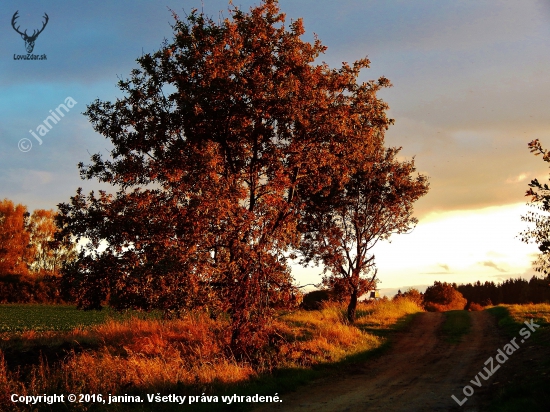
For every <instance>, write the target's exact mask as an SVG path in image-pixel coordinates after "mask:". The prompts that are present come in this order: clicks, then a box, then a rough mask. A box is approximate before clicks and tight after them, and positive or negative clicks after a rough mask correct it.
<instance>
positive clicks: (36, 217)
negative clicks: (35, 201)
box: [28, 209, 76, 276]
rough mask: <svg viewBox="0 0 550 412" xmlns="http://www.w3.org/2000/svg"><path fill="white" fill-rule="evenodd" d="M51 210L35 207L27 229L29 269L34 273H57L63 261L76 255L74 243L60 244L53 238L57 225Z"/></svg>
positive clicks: (69, 259)
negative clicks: (29, 254)
mask: <svg viewBox="0 0 550 412" xmlns="http://www.w3.org/2000/svg"><path fill="white" fill-rule="evenodd" d="M55 216H56V213H55V211H53V210H45V209H37V210H35V211H33V212H32V214H31V216H30V219H29V224H28V231H29V234H30V248H31V254H32V258H31V259H30V262H29V263H30V269H31V270H32V271H33V272H35V273H40V274H49V275H54V276H55V275H58V273H59V270H60V269H61V266H62V264H63V263H64V262H70V261H71V260H73V259H74V258H75V257H76V244H75V243H74V242H67V243H66V244H62V243H61V242H58V241H56V240H55V234H56V233H57V230H58V229H57V226H56V224H55Z"/></svg>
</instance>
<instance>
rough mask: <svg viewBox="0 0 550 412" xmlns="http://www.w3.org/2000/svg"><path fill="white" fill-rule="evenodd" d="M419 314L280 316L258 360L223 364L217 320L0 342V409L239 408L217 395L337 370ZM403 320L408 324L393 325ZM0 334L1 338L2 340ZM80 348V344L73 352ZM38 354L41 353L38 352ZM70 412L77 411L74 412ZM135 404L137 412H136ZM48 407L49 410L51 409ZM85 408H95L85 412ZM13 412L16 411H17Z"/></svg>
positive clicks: (401, 309) (107, 326)
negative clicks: (178, 398)
mask: <svg viewBox="0 0 550 412" xmlns="http://www.w3.org/2000/svg"><path fill="white" fill-rule="evenodd" d="M418 311H420V309H419V308H418V307H417V306H416V305H414V304H412V303H411V302H408V301H405V300H403V301H401V302H384V301H382V302H378V303H376V304H372V305H362V306H361V307H360V311H358V312H359V313H358V315H359V317H358V321H357V325H356V326H352V325H348V324H347V323H346V322H345V321H344V315H345V308H344V307H339V306H330V307H325V308H324V309H323V310H321V311H312V312H305V311H296V312H293V313H286V314H280V316H279V318H278V319H276V320H274V321H273V323H272V324H271V325H269V328H270V336H272V337H273V338H274V339H277V342H278V343H277V344H272V345H270V346H269V347H266V348H265V351H264V352H262V354H261V357H260V359H261V362H260V363H255V364H251V363H248V362H246V361H241V362H237V361H235V360H234V359H232V358H231V357H228V356H227V354H228V350H227V348H228V329H229V328H228V326H229V325H228V324H227V320H224V319H218V320H212V319H210V318H209V317H208V316H206V315H205V314H200V313H193V314H189V315H188V316H186V317H184V318H182V319H178V320H170V321H164V320H160V319H137V318H128V319H123V320H114V319H110V320H107V321H106V322H104V323H102V324H96V325H92V326H88V327H79V328H75V329H73V330H71V331H68V332H64V331H53V332H48V333H47V332H42V333H36V334H34V335H33V333H32V331H26V332H23V333H13V334H12V336H7V335H4V340H3V341H2V343H1V345H2V346H1V347H2V351H3V352H4V353H5V354H6V356H5V360H1V361H0V410H17V409H16V407H17V406H19V405H14V404H12V403H11V402H9V394H11V393H18V394H21V395H36V394H43V393H58V394H59V393H65V394H67V393H89V394H92V393H95V394H99V393H101V394H103V395H104V397H105V398H107V397H108V394H117V395H124V394H128V395H140V396H141V397H142V399H143V400H144V401H145V402H144V403H142V404H136V403H129V404H123V403H121V404H114V405H109V406H108V407H106V406H104V405H97V404H96V405H88V404H86V407H85V408H84V407H83V405H76V404H72V405H68V406H67V405H57V406H48V405H37V406H38V409H37V410H48V411H49V410H67V407H69V410H105V409H107V410H109V411H130V410H132V411H134V410H136V411H139V410H143V411H145V410H151V408H152V407H154V409H155V410H158V411H171V410H181V408H182V406H181V405H177V404H173V403H155V404H150V403H148V402H147V399H146V394H147V393H149V394H156V393H161V394H177V395H201V394H202V393H205V394H206V395H210V396H213V395H216V396H218V397H220V398H219V402H218V403H216V404H212V403H204V404H201V403H196V404H193V405H187V408H192V410H198V411H200V410H247V409H249V408H250V406H251V405H250V404H233V405H231V406H226V405H224V404H223V403H222V402H221V396H222V395H225V394H229V395H233V394H238V395H254V394H260V395H271V396H273V395H275V393H277V394H278V395H279V396H281V395H282V394H284V393H285V392H288V391H291V390H295V389H296V387H297V386H299V385H302V384H304V383H307V382H310V381H311V380H313V379H315V378H318V377H320V376H323V375H330V374H333V373H339V371H341V370H342V368H345V367H346V366H347V365H352V364H355V363H360V362H364V361H365V360H367V359H369V358H370V357H372V356H373V355H375V354H377V353H380V351H382V350H384V348H385V347H386V345H387V341H388V339H387V335H388V331H389V330H393V329H394V328H396V327H404V326H405V325H406V324H407V321H410V315H412V314H413V313H415V312H418ZM407 315H409V317H408V318H406V319H403V318H404V317H406V316H407ZM6 336H7V338H6ZM83 341H87V342H88V344H87V345H82V342H83ZM45 349H47V350H45ZM79 407H80V409H79ZM140 407H141V409H140ZM56 408H58V409H56ZM94 408H95V409H94ZM21 410H23V409H21Z"/></svg>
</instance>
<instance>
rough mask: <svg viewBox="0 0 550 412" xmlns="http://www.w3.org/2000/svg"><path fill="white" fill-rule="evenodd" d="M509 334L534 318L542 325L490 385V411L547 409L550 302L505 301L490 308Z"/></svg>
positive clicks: (504, 330) (535, 321) (534, 320)
mask: <svg viewBox="0 0 550 412" xmlns="http://www.w3.org/2000/svg"><path fill="white" fill-rule="evenodd" d="M487 311H488V312H489V313H491V314H492V315H494V316H495V317H496V319H497V321H498V325H499V328H500V329H501V330H502V331H503V333H505V334H506V335H507V336H508V337H509V338H513V337H517V336H519V335H518V333H519V331H520V330H521V329H522V328H524V327H525V324H524V322H525V321H527V322H531V320H532V321H533V322H534V323H535V324H537V325H539V326H540V327H539V328H538V329H536V332H533V333H532V334H531V336H530V337H529V339H528V340H526V341H525V342H524V343H521V346H520V349H519V350H518V354H517V355H516V354H514V355H513V356H511V357H510V360H508V361H507V362H506V364H504V365H503V368H502V371H499V372H498V374H499V377H498V379H497V381H499V382H501V383H499V384H498V385H496V386H493V387H492V388H491V394H490V398H491V404H490V406H489V410H490V411H494V412H515V411H533V412H538V411H541V412H542V411H547V410H548V405H549V404H550V396H549V394H548V387H549V386H550V375H549V374H548V371H549V370H550V304H544V303H540V304H525V305H504V306H495V307H493V308H489V309H487Z"/></svg>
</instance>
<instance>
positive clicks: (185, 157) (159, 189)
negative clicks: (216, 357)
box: [58, 0, 390, 355]
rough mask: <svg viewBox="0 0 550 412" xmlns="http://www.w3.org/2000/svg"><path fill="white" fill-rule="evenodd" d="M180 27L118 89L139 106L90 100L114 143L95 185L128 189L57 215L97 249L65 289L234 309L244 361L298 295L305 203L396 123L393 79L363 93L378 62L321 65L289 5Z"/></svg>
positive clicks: (75, 202)
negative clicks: (380, 94) (389, 113)
mask: <svg viewBox="0 0 550 412" xmlns="http://www.w3.org/2000/svg"><path fill="white" fill-rule="evenodd" d="M174 17H175V19H176V21H175V24H174V26H173V29H174V39H173V40H172V41H171V42H166V43H165V44H164V45H163V46H162V48H161V49H160V50H159V51H158V52H156V53H154V54H152V55H150V54H146V55H144V56H142V57H141V58H139V59H138V60H137V62H138V64H139V66H140V68H139V69H135V70H133V71H132V73H131V78H130V79H128V80H122V81H120V82H119V88H120V89H121V91H122V92H123V93H124V94H125V96H124V97H122V98H119V99H117V101H116V102H114V103H111V102H102V101H96V102H94V103H93V104H91V105H90V106H88V109H87V111H86V114H87V116H88V118H89V120H90V122H91V123H92V125H93V127H94V129H95V130H96V131H97V132H99V133H100V134H102V135H104V136H105V137H106V138H108V139H110V141H111V143H112V144H113V146H114V148H113V150H112V151H111V152H110V159H107V160H106V159H104V158H103V157H102V156H101V155H99V154H96V155H94V156H93V157H92V159H91V164H89V165H84V164H80V171H81V176H82V177H83V178H87V179H98V180H99V181H101V182H106V183H109V184H111V185H113V186H114V187H116V188H117V189H118V191H117V192H116V194H114V195H112V194H107V193H105V192H100V193H99V196H97V195H96V194H94V193H93V192H92V193H90V194H89V195H88V196H86V195H84V194H82V191H81V190H80V189H79V190H78V191H77V194H76V196H74V197H72V198H71V201H70V203H66V204H60V205H59V210H60V215H59V217H58V224H59V226H60V227H61V228H62V229H63V231H62V234H61V235H60V238H65V239H68V238H69V237H72V236H74V237H76V238H77V239H80V240H81V239H85V240H86V241H87V246H86V247H85V248H84V249H83V250H82V251H81V252H80V255H79V257H78V259H77V260H76V261H75V262H73V263H71V264H69V265H67V266H66V267H65V269H64V273H65V282H66V285H67V286H68V287H69V288H70V289H71V290H72V291H73V292H74V293H75V294H76V297H77V300H78V304H79V306H80V307H84V308H99V307H100V306H101V304H102V302H104V301H105V300H107V299H108V301H109V303H110V304H111V305H113V306H115V307H117V308H126V307H136V308H142V309H151V308H162V309H165V310H180V309H182V308H186V307H198V306H199V307H200V306H202V307H207V308H209V309H210V310H213V311H216V310H227V311H228V312H229V314H230V316H231V321H232V328H231V344H232V350H233V352H234V353H235V354H238V355H242V354H244V353H250V352H251V350H252V349H254V348H255V347H257V346H258V345H259V344H261V343H262V342H263V339H262V329H263V326H264V324H265V321H266V319H268V316H269V313H270V310H271V307H272V306H273V303H272V302H273V300H274V299H275V300H278V301H280V300H281V299H283V300H284V296H288V295H290V293H291V287H292V278H291V276H290V271H289V268H288V266H287V261H286V257H285V256H286V255H287V252H288V250H290V249H291V248H295V247H297V246H298V244H299V241H300V235H299V233H298V231H297V222H298V220H299V218H300V217H301V214H300V210H301V208H302V206H303V200H304V197H303V196H302V195H303V193H308V196H309V194H310V193H315V192H316V191H318V190H321V189H322V188H323V187H324V186H326V184H327V182H331V181H335V182H336V181H339V180H342V181H343V180H345V179H346V178H347V176H348V174H349V173H348V170H347V162H346V158H348V157H349V156H352V155H353V152H354V150H355V148H357V147H361V148H365V147H368V146H369V145H370V144H371V143H369V142H374V141H375V140H376V139H374V136H375V134H376V133H375V131H377V130H381V129H384V128H385V127H387V125H388V124H389V122H390V120H389V119H387V118H386V114H385V111H386V109H387V106H386V105H385V103H384V102H382V101H381V100H379V99H378V98H377V96H376V92H377V91H378V90H379V89H380V88H381V87H385V86H388V85H389V82H388V81H387V79H385V78H380V79H379V80H378V81H370V82H368V83H361V84H360V83H357V77H358V75H359V72H360V70H361V69H363V68H367V67H368V65H369V61H368V60H367V59H362V60H359V61H357V62H355V63H354V64H353V65H348V64H344V65H343V66H342V67H341V68H339V69H330V68H329V67H327V66H326V65H325V64H314V61H315V59H316V58H317V57H318V56H319V55H320V54H321V53H323V52H324V50H325V47H324V46H322V45H321V43H320V42H319V41H318V40H316V41H315V42H314V43H313V44H310V43H308V42H304V41H303V40H301V36H302V34H303V33H304V29H303V27H302V21H301V20H296V21H293V22H292V23H291V24H290V25H289V26H286V25H285V18H284V15H283V14H281V13H280V12H279V9H278V4H277V1H276V0H265V1H264V2H262V3H261V5H260V6H258V7H255V8H252V9H251V10H250V12H249V13H245V12H243V11H242V10H239V9H238V8H234V9H233V10H232V11H231V16H230V17H231V18H228V19H225V20H223V21H221V22H219V23H216V22H214V21H212V20H211V19H209V18H207V17H206V16H204V15H203V14H200V13H197V11H196V10H193V11H192V12H191V13H190V14H189V15H188V16H187V17H186V19H185V20H180V19H179V18H178V17H177V16H176V15H174ZM372 144H374V143H372Z"/></svg>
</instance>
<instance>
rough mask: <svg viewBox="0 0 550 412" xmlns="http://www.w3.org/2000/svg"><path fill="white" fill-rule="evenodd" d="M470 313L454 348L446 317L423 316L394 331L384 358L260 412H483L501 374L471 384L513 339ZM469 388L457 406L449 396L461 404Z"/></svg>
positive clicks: (315, 384)
mask: <svg viewBox="0 0 550 412" xmlns="http://www.w3.org/2000/svg"><path fill="white" fill-rule="evenodd" d="M470 315H471V319H472V327H471V330H470V333H469V334H468V335H466V336H464V337H463V339H462V341H461V342H460V343H455V344H453V343H448V342H447V341H446V340H445V339H444V337H443V336H441V334H440V326H441V324H442V322H443V319H444V315H443V314H442V313H421V314H419V315H418V316H416V317H415V319H414V320H413V322H412V323H411V324H410V325H409V327H408V328H407V329H406V330H403V331H401V332H397V333H396V335H395V337H394V340H393V343H392V346H391V348H390V349H389V350H388V351H387V352H386V353H385V354H384V355H382V356H381V357H379V358H377V359H374V360H372V361H370V362H369V363H367V364H363V365H355V366H354V367H353V368H351V369H349V370H346V371H344V372H343V373H342V374H341V375H339V376H331V377H329V378H324V379H322V380H318V381H315V382H313V383H312V384H310V385H308V386H305V387H300V388H298V390H297V391H296V392H294V393H290V394H285V395H281V398H282V400H283V402H282V403H279V404H269V405H267V404H266V405H264V406H263V407H261V408H259V409H256V411H258V412H260V411H280V410H282V411H285V412H286V411H300V412H310V411H331V412H332V411H342V412H355V411H361V412H364V411H407V412H410V411H430V412H434V411H445V412H448V411H459V410H460V411H462V412H466V411H469V412H473V411H482V410H485V409H484V406H483V405H484V403H485V402H486V400H487V396H488V394H489V393H490V392H491V389H490V387H491V386H492V385H493V384H494V382H497V381H498V379H499V372H500V371H496V372H495V374H494V375H493V376H491V377H490V378H489V379H488V380H487V381H484V380H483V379H481V380H480V383H481V385H482V386H481V387H477V386H475V385H473V384H472V383H470V380H472V379H474V378H475V376H476V375H477V373H478V372H480V371H482V372H483V368H484V367H485V365H484V362H485V361H486V360H487V359H488V358H489V357H491V356H493V357H494V356H495V355H496V354H497V350H498V349H499V348H502V347H503V346H504V345H505V344H506V343H508V342H509V340H510V339H509V338H506V337H505V336H504V335H503V334H502V333H500V332H499V330H498V329H497V327H496V321H495V318H494V317H493V316H491V315H490V314H489V313H487V312H484V311H482V312H470ZM496 365H497V363H496V361H495V366H496ZM503 366H504V365H503ZM496 384H498V382H497V383H496ZM466 385H469V386H471V387H472V388H473V389H474V393H473V395H471V396H469V397H468V400H467V401H466V402H465V403H464V404H463V405H462V406H459V405H458V404H457V402H455V401H454V400H453V399H452V398H451V395H454V396H455V397H456V398H457V399H458V400H459V401H462V400H463V399H464V397H465V396H464V394H463V388H464V386H466Z"/></svg>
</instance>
